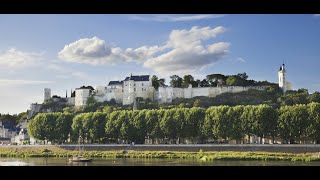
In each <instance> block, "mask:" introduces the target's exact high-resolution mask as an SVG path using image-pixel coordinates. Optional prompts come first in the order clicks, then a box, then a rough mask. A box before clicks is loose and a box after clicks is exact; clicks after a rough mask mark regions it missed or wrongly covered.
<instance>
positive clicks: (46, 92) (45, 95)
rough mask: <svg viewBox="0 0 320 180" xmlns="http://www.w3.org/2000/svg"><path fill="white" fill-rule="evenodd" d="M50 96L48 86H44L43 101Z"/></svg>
mask: <svg viewBox="0 0 320 180" xmlns="http://www.w3.org/2000/svg"><path fill="white" fill-rule="evenodd" d="M50 98H51V89H50V88H44V101H46V100H48V99H50Z"/></svg>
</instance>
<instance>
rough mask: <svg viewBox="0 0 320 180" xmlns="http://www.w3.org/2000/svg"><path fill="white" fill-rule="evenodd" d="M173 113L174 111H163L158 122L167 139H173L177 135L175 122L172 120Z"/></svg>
mask: <svg viewBox="0 0 320 180" xmlns="http://www.w3.org/2000/svg"><path fill="white" fill-rule="evenodd" d="M174 111H175V110H174V109H169V110H165V111H164V116H163V117H162V118H161V121H160V128H161V130H162V131H163V134H164V135H165V136H166V137H168V138H169V139H175V138H176V137H177V133H178V132H177V131H178V128H177V127H178V126H177V122H176V121H175V120H174V118H173V115H174Z"/></svg>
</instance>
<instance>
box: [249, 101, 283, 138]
mask: <svg viewBox="0 0 320 180" xmlns="http://www.w3.org/2000/svg"><path fill="white" fill-rule="evenodd" d="M277 117H278V116H277V112H276V111H275V110H274V109H273V108H272V107H271V106H268V105H265V104H264V105H259V106H252V119H253V122H254V123H253V133H254V134H256V135H257V136H258V137H260V142H262V138H264V137H267V136H273V135H274V132H275V130H276V127H277Z"/></svg>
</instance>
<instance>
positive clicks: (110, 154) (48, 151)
mask: <svg viewBox="0 0 320 180" xmlns="http://www.w3.org/2000/svg"><path fill="white" fill-rule="evenodd" d="M77 154H78V151H71V150H65V149H62V148H59V147H55V146H52V147H41V146H37V147H28V146H16V147H0V157H71V156H73V155H77ZM82 155H83V156H85V157H101V158H181V159H200V160H203V161H213V160H262V161H278V160H280V161H320V157H319V156H318V155H315V154H312V153H300V154H293V153H272V152H233V151H211V152H202V151H200V152H180V151H122V150H121V151H84V152H83V153H82Z"/></svg>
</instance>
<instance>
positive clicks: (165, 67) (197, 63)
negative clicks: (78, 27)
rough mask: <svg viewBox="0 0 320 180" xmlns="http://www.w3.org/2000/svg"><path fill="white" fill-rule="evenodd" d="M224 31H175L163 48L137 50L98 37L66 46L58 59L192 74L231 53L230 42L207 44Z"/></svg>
mask: <svg viewBox="0 0 320 180" xmlns="http://www.w3.org/2000/svg"><path fill="white" fill-rule="evenodd" d="M225 30H226V29H225V28H224V27H222V26H218V27H215V28H212V27H202V28H200V27H197V26H194V27H192V28H191V29H190V30H187V29H182V30H173V31H172V32H171V33H170V35H169V38H168V40H167V42H166V43H165V44H164V45H162V46H158V45H155V46H142V47H139V48H136V49H133V48H127V49H121V48H120V47H110V46H109V45H107V44H106V43H105V41H104V40H101V39H99V38H98V37H93V38H85V39H80V40H78V41H76V42H73V43H71V44H69V45H66V46H65V47H64V49H63V50H61V51H60V52H59V54H58V56H59V58H60V59H62V60H65V61H69V62H77V63H85V64H92V65H97V64H116V63H122V62H131V61H134V62H141V63H143V66H144V67H147V68H150V69H152V70H154V71H156V72H158V73H163V72H166V73H167V72H174V73H176V74H178V73H185V72H187V73H190V72H194V71H196V70H201V69H202V68H204V67H206V66H207V65H210V64H214V63H215V62H217V61H219V60H220V59H221V58H222V57H223V56H224V55H226V54H227V53H228V51H229V46H230V43H227V42H217V43H212V44H210V43H209V44H208V43H206V42H205V41H208V40H211V39H213V38H215V37H216V36H217V35H219V34H221V33H224V32H225ZM52 68H54V67H52ZM56 69H57V68H56Z"/></svg>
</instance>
